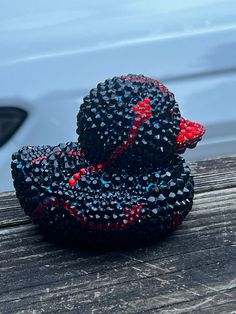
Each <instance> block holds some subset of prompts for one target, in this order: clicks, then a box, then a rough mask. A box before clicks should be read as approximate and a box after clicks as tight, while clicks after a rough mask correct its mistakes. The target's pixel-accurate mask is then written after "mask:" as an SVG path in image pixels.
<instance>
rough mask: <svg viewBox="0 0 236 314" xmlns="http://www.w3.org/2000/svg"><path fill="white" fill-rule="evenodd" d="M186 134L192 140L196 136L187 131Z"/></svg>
mask: <svg viewBox="0 0 236 314" xmlns="http://www.w3.org/2000/svg"><path fill="white" fill-rule="evenodd" d="M186 136H187V138H188V139H189V140H192V139H193V138H194V135H193V134H192V133H187V134H186Z"/></svg>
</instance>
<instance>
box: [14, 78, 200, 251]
mask: <svg viewBox="0 0 236 314" xmlns="http://www.w3.org/2000/svg"><path fill="white" fill-rule="evenodd" d="M77 122H78V123H77V125H78V128H77V133H78V142H76V143H75V142H70V143H66V144H59V145H57V146H53V147H52V146H42V147H38V146H34V147H32V146H26V147H23V148H22V149H21V150H19V151H18V152H17V153H15V154H13V156H12V176H13V179H14V186H15V189H16V195H17V197H18V198H19V201H20V204H21V206H22V207H23V209H24V211H25V213H26V215H28V216H30V217H31V218H32V220H33V222H34V223H36V224H38V225H39V226H40V227H41V229H42V230H43V231H45V232H46V233H48V234H51V235H54V236H56V237H57V238H60V239H64V240H66V241H73V242H75V243H78V244H84V245H90V244H92V245H93V244H95V245H97V244H100V245H107V244H109V245H114V246H115V245H122V244H125V245H127V244H130V243H143V242H147V241H151V242H152V241H156V240H157V239H159V238H160V237H163V236H164V235H166V234H168V233H169V232H170V231H172V230H174V229H175V228H176V226H178V225H179V224H180V223H181V222H182V220H183V219H184V217H185V216H186V215H187V214H188V212H189V211H190V209H191V207H192V202H193V194H194V189H193V186H194V182H193V178H192V176H191V175H190V170H189V167H188V166H187V165H186V163H185V161H184V159H183V158H181V157H180V156H179V154H182V153H183V152H184V151H185V149H186V148H193V147H195V146H196V144H197V142H198V141H199V140H201V138H202V136H203V134H204V127H203V126H201V125H200V124H197V123H194V122H191V121H189V120H185V119H184V118H182V117H181V115H180V111H179V107H178V104H177V102H176V101H175V98H174V95H173V94H172V93H171V92H170V91H169V90H168V89H167V88H166V87H165V86H164V85H163V84H161V83H160V82H158V81H157V80H155V79H151V78H148V77H145V76H143V75H133V74H129V75H126V76H121V77H114V78H112V79H107V80H106V81H105V82H103V83H99V84H98V85H97V87H96V88H94V89H92V90H91V91H90V93H89V95H88V96H86V97H85V98H84V100H83V103H82V105H81V107H80V111H79V113H78V116H77Z"/></svg>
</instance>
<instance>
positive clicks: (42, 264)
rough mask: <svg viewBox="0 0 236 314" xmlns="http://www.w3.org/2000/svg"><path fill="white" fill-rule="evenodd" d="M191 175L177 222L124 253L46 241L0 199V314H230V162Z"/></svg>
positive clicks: (234, 183) (234, 189)
mask: <svg viewBox="0 0 236 314" xmlns="http://www.w3.org/2000/svg"><path fill="white" fill-rule="evenodd" d="M191 168H192V171H193V174H194V177H195V182H196V187H195V190H196V195H195V200H194V206H193V209H192V211H191V212H190V214H189V215H188V217H187V218H186V220H185V221H184V223H183V224H182V225H181V226H180V227H179V228H178V229H177V230H176V231H175V232H174V233H173V234H172V235H171V236H169V237H168V238H166V239H165V240H163V241H161V242H159V243H157V244H155V245H152V246H147V247H142V248H136V249H130V250H119V251H95V250H93V251H81V250H79V249H76V248H68V247H65V246H60V245H58V244H55V243H53V242H51V241H47V240H46V239H45V238H44V237H43V236H42V235H41V234H40V233H39V231H38V228H37V227H36V226H34V225H32V224H31V222H30V220H29V219H28V218H27V217H26V216H25V215H24V213H23V210H22V209H21V208H20V206H19V204H18V201H17V200H16V197H15V194H14V193H13V192H10V193H3V194H0V252H1V258H0V270H1V272H0V276H1V279H0V282H1V286H0V313H54V312H57V313H65V312H71V313H96V314H97V313H145V312H147V313H163V314H164V313H236V226H235V222H236V156H230V157H224V158H220V159H215V160H207V161H199V162H194V163H191Z"/></svg>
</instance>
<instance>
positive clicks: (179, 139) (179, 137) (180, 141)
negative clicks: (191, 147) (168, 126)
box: [177, 134, 184, 143]
mask: <svg viewBox="0 0 236 314" xmlns="http://www.w3.org/2000/svg"><path fill="white" fill-rule="evenodd" d="M183 141H184V136H183V135H181V134H180V135H179V136H178V139H177V142H178V143H182V142H183Z"/></svg>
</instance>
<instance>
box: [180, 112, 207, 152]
mask: <svg viewBox="0 0 236 314" xmlns="http://www.w3.org/2000/svg"><path fill="white" fill-rule="evenodd" d="M204 133H205V128H204V126H202V125H201V124H199V123H196V122H192V121H190V120H186V119H184V118H182V117H181V122H180V132H179V135H178V138H177V149H176V151H177V153H178V154H183V153H184V152H185V150H186V148H194V147H196V145H197V143H198V142H199V141H201V139H202V136H203V135H204Z"/></svg>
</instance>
